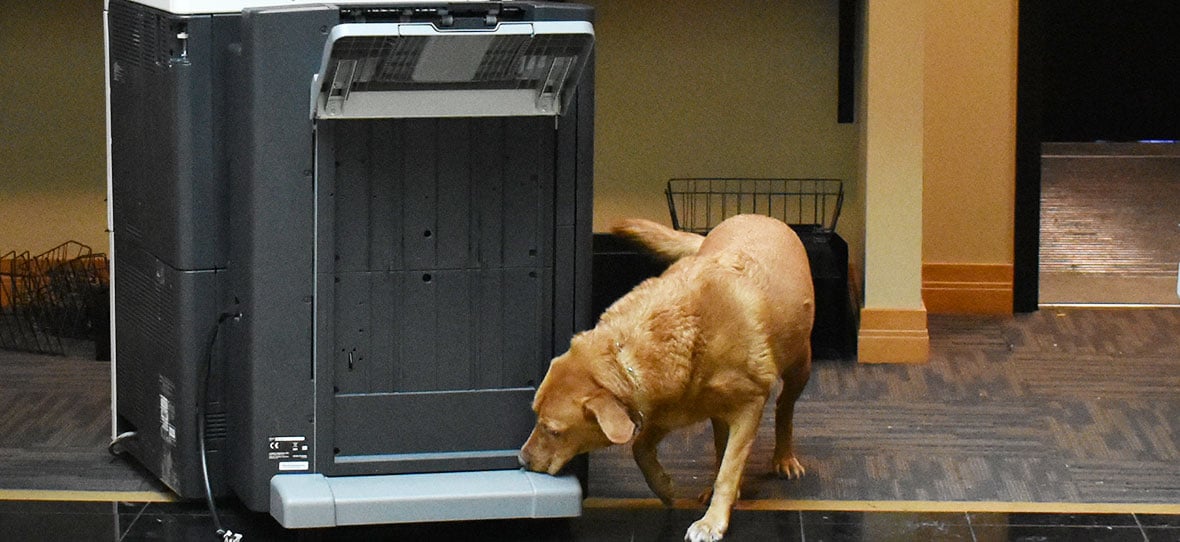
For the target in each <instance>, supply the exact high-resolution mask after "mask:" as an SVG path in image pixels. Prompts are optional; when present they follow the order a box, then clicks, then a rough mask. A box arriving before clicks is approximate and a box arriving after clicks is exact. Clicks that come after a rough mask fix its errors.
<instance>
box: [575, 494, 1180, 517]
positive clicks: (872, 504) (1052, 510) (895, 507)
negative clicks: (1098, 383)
mask: <svg viewBox="0 0 1180 542" xmlns="http://www.w3.org/2000/svg"><path fill="white" fill-rule="evenodd" d="M583 506H584V507H585V508H600V509H601V508H618V509H643V508H660V507H662V506H663V505H662V504H660V501H659V500H658V499H610V498H602V497H591V498H588V499H586V500H585V501H584V502H583ZM674 507H675V508H702V507H703V505H701V504H700V503H698V502H697V501H696V500H694V499H682V500H677V501H676V503H675V505H674ZM734 508H736V509H738V510H759V511H789V510H801V511H832V512H977V513H1046V514H1132V513H1133V514H1165V515H1180V503H1176V504H1162V503H1160V504H1157V503H1075V502H1001V501H819V500H788V499H769V500H750V501H738V503H737V505H736V506H735V507H734Z"/></svg>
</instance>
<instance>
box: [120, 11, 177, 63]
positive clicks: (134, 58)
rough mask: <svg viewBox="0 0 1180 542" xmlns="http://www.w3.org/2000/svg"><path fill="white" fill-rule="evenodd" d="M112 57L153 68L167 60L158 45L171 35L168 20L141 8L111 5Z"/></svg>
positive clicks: (164, 51) (163, 50)
mask: <svg viewBox="0 0 1180 542" xmlns="http://www.w3.org/2000/svg"><path fill="white" fill-rule="evenodd" d="M110 24H111V29H110V35H111V58H112V60H114V61H115V62H116V63H117V64H118V65H121V66H123V67H125V68H129V67H138V68H144V69H147V70H155V69H157V68H158V67H159V66H161V65H163V64H166V63H167V62H168V54H167V52H166V49H163V48H162V47H161V44H162V43H164V40H165V39H166V38H168V37H169V36H170V30H171V28H170V24H169V21H168V20H167V19H166V18H164V17H163V16H161V15H159V14H156V13H153V12H151V11H148V10H146V9H143V8H139V7H135V6H130V5H126V4H115V3H112V4H111V5H110Z"/></svg>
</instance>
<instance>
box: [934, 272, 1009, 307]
mask: <svg viewBox="0 0 1180 542" xmlns="http://www.w3.org/2000/svg"><path fill="white" fill-rule="evenodd" d="M1012 284H1013V279H1012V264H975V263H925V264H922V301H923V302H924V303H925V304H926V310H927V311H928V312H930V313H931V314H1012Z"/></svg>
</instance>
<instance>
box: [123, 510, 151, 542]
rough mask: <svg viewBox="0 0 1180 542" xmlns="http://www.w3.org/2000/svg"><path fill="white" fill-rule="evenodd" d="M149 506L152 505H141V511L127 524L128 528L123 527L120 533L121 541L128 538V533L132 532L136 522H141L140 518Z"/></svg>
mask: <svg viewBox="0 0 1180 542" xmlns="http://www.w3.org/2000/svg"><path fill="white" fill-rule="evenodd" d="M148 506H151V504H150V503H144V505H143V506H141V507H139V512H137V513H136V514H135V517H134V518H131V522H130V523H128V524H127V528H125V529H123V532H122V533H119V542H122V541H123V540H124V539H126V538H127V535H128V534H129V533H130V532H131V529H132V528H134V527H135V524H136V523H138V522H139V518H140V517H142V516H143V513H144V511H145V510H147V507H148Z"/></svg>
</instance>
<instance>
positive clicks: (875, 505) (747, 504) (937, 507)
mask: <svg viewBox="0 0 1180 542" xmlns="http://www.w3.org/2000/svg"><path fill="white" fill-rule="evenodd" d="M176 500H177V499H176V496H175V495H173V494H171V493H165V492H159V491H74V490H40V489H0V501H72V502H173V501H176ZM582 505H583V506H584V507H585V508H588V509H623V510H639V509H648V508H661V507H663V505H662V504H661V503H660V501H659V499H615V498H605V497H590V498H588V499H586V500H585V501H583V503H582ZM674 507H675V508H679V509H694V508H702V507H703V505H701V504H700V503H698V502H697V501H696V500H695V499H680V500H677V501H676V503H675V504H674ZM734 508H736V509H738V510H752V511H792V510H798V511H831V512H910V513H915V512H955V513H957V512H976V513H1045V514H1161V515H1180V503H1175V504H1164V503H1077V502H1002V501H820V500H790V499H766V500H749V501H738V503H737V505H736V506H735V507H734Z"/></svg>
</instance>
